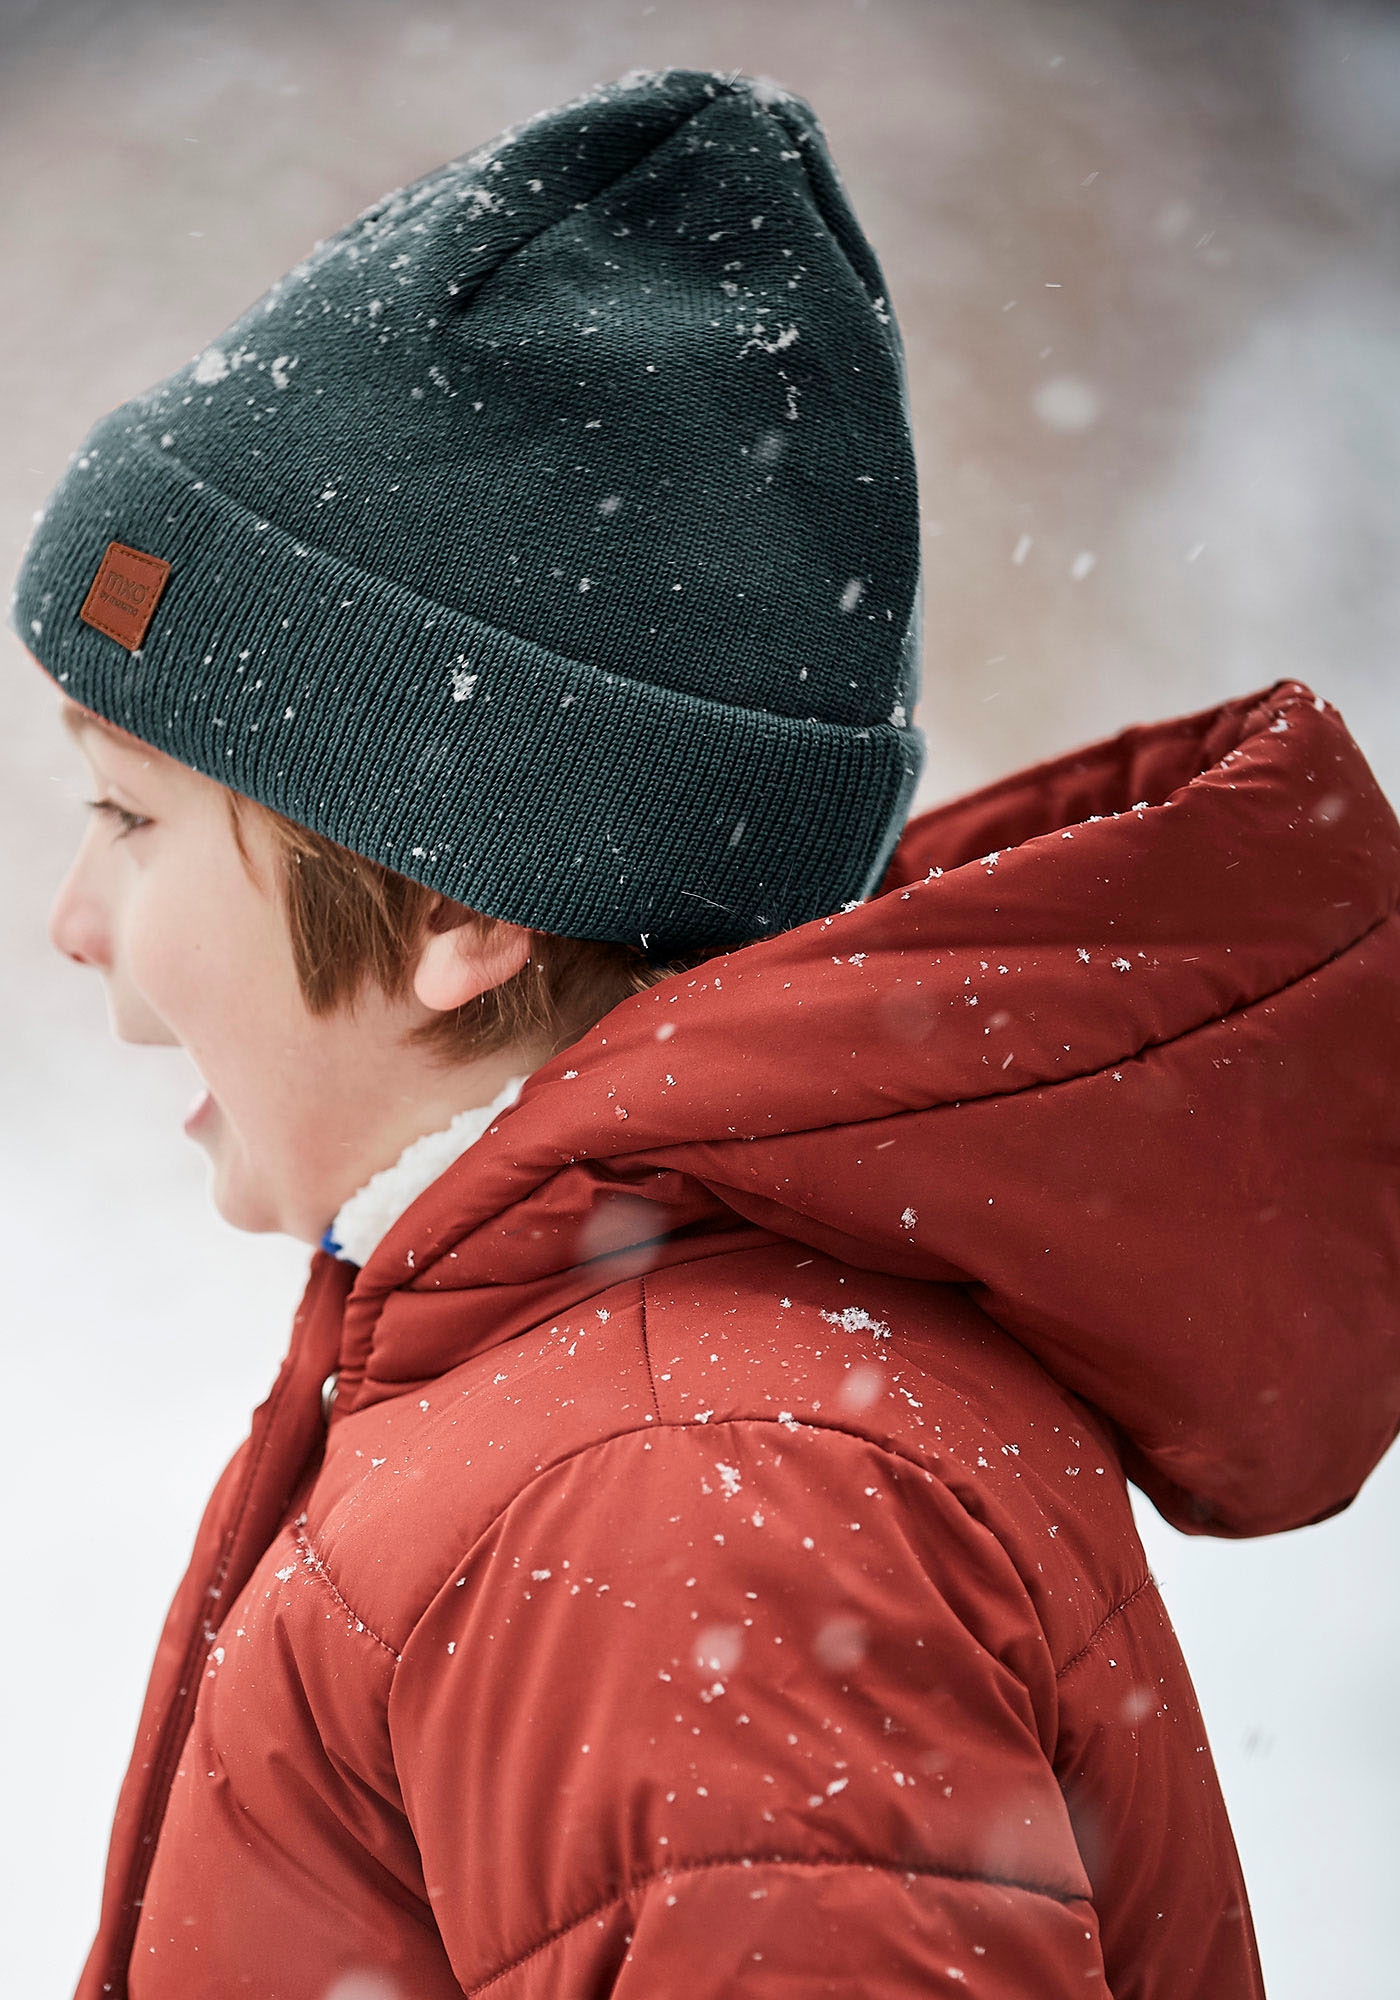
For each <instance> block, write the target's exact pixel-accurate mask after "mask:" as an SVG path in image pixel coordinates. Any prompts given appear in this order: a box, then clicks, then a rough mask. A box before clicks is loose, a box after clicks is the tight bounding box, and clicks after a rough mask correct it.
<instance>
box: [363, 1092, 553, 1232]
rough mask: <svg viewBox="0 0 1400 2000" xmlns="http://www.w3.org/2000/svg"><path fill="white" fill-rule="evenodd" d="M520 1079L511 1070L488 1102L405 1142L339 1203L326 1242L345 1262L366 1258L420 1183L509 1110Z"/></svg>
mask: <svg viewBox="0 0 1400 2000" xmlns="http://www.w3.org/2000/svg"><path fill="white" fill-rule="evenodd" d="M524 1085H525V1079H524V1077H523V1076H513V1077H512V1078H511V1079H510V1081H509V1082H508V1083H507V1084H506V1085H505V1086H504V1088H503V1089H502V1090H501V1091H500V1093H499V1095H498V1096H496V1097H493V1098H492V1100H491V1102H490V1103H489V1104H478V1105H473V1106H472V1108H471V1109H470V1110H469V1111H459V1112H458V1113H457V1116H456V1117H455V1118H454V1119H453V1120H452V1122H451V1124H450V1125H445V1126H444V1127H443V1128H442V1130H441V1131H440V1132H429V1133H427V1134H425V1136H424V1137H423V1138H421V1139H415V1140H414V1141H413V1143H412V1144H411V1145H409V1146H405V1148H404V1150H403V1151H402V1152H401V1153H400V1154H399V1157H398V1159H397V1160H395V1162H394V1164H393V1166H392V1167H385V1168H384V1169H383V1170H382V1171H381V1172H379V1173H377V1174H375V1175H373V1176H372V1178H371V1179H369V1180H367V1181H366V1182H365V1184H364V1186H363V1187H362V1188H360V1189H359V1190H358V1191H357V1192H356V1193H355V1194H352V1195H351V1196H350V1199H349V1200H348V1201H347V1202H345V1203H344V1204H343V1206H342V1207H341V1209H340V1211H339V1213H338V1214H337V1216H336V1218H335V1221H334V1222H333V1223H332V1224H331V1226H330V1228H329V1229H328V1230H327V1232H326V1237H325V1243H326V1248H327V1249H328V1250H331V1251H332V1252H333V1253H334V1255H335V1256H337V1257H341V1258H344V1259H345V1260H346V1262H347V1263H351V1264H363V1263H365V1262H366V1261H367V1260H368V1258H369V1256H370V1253H371V1252H372V1251H373V1250H375V1249H376V1248H377V1247H378V1245H379V1244H380V1243H382V1242H383V1240H384V1238H385V1237H386V1236H387V1235H388V1233H389V1231H390V1230H391V1229H392V1228H393V1226H394V1224H395V1223H396V1222H397V1221H398V1219H399V1217H400V1216H401V1215H403V1214H405V1213H406V1212H407V1210H408V1209H409V1208H410V1207H411V1206H412V1204H413V1203H414V1202H415V1201H417V1199H418V1197H419V1195H420V1194H422V1193H423V1191H424V1189H425V1188H430V1187H431V1186H432V1184H433V1182H434V1181H435V1180H436V1179H437V1178H438V1176H439V1174H445V1173H446V1172H447V1169H448V1168H449V1167H450V1166H451V1165H452V1162H453V1161H454V1160H457V1159H460V1158H461V1156H462V1154H463V1153H465V1152H466V1150H467V1148H468V1147H469V1146H474V1145H475V1144H476V1142H477V1140H478V1139H479V1138H480V1137H481V1135H482V1133H483V1132H484V1131H485V1130H486V1129H487V1127H488V1126H489V1125H492V1124H494V1122H495V1121H496V1119H497V1118H499V1117H500V1115H501V1113H502V1112H503V1111H509V1109H510V1107H511V1105H512V1104H514V1102H515V1100H516V1098H517V1097H519V1095H520V1093H521V1090H522V1089H523V1088H524Z"/></svg>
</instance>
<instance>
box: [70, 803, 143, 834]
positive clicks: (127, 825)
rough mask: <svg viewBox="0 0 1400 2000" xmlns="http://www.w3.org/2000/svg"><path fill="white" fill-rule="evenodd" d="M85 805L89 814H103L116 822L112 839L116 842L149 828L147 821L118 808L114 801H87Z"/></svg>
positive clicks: (122, 808) (123, 807)
mask: <svg viewBox="0 0 1400 2000" xmlns="http://www.w3.org/2000/svg"><path fill="white" fill-rule="evenodd" d="M86 804H87V807H88V810H89V812H95V813H105V814H106V815H107V817H108V818H109V819H112V820H115V821H116V825H117V830H116V833H115V835H114V836H113V837H114V838H115V839H117V840H125V839H126V836H127V835H128V834H129V833H138V832H139V831H140V829H141V828H142V827H143V826H149V825H150V823H151V822H150V821H149V820H148V819H143V818H142V817H141V815H140V813H134V812H128V811H127V809H126V807H125V806H119V805H118V804H117V802H116V800H115V799H88V800H87V801H86Z"/></svg>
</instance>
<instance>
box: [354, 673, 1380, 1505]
mask: <svg viewBox="0 0 1400 2000" xmlns="http://www.w3.org/2000/svg"><path fill="white" fill-rule="evenodd" d="M1398 896H1400V826H1398V825H1397V822H1396V819H1395V816H1394V814H1393V813H1392V811H1391V809H1390V807H1389V806H1388V805H1387V803H1386V801H1385V799H1384V797H1383V795H1382V793H1381V792H1380V789H1379V787H1378V785H1377V783H1376V780H1375V778H1374V776H1373V775H1372V773H1371V771H1370V769H1369V768H1368V766H1367V764H1366V762H1365V760H1364V758H1363V757H1362V755H1361V753H1360V751H1359V750H1358V748H1357V746H1356V745H1355V743H1354V742H1353V741H1352V739H1351V737H1350V736H1349V734H1348V733H1347V730H1346V728H1345V726H1344V724H1343V723H1342V721H1341V718H1340V716H1339V715H1338V714H1337V711H1336V710H1335V709H1334V708H1332V707H1331V706H1330V705H1329V704H1328V703H1327V702H1325V701H1323V700H1321V699H1320V698H1318V697H1316V696H1314V695H1313V694H1312V693H1311V692H1310V691H1309V690H1308V689H1307V688H1305V687H1303V686H1301V685H1300V684H1299V683H1297V682H1286V683H1280V684H1279V685H1278V686H1276V687H1275V688H1273V689H1270V690H1267V691H1265V692H1263V693H1261V694H1258V695H1251V696H1247V697H1245V698H1242V699H1240V700H1238V701H1234V702H1230V703H1227V704H1225V705H1224V706H1222V707H1218V708H1214V709H1211V710H1208V711H1205V712H1203V713H1201V714H1198V715H1193V716H1189V717H1186V718H1184V719H1180V720H1176V721H1171V722H1165V723H1158V724H1151V725H1147V726H1144V727H1140V728H1134V729H1130V730H1127V731H1125V732H1124V733H1122V734H1121V735H1119V736H1117V737H1114V738H1112V739H1111V740H1108V741H1105V742H1103V743H1100V744H1097V745H1095V746H1092V747H1090V748H1088V749H1085V750H1081V751H1077V752H1075V753H1073V754H1071V755H1069V756H1065V757H1061V758H1058V759H1056V760H1054V761H1051V762H1047V763H1043V764H1040V765H1038V766H1036V767H1034V768H1032V769H1029V770H1026V771H1024V772H1021V773H1018V774H1017V775H1016V776H1014V777H1011V778H1008V779H1006V780H1003V781H1002V782H1000V783H998V784H995V785H992V786H989V787H988V788H986V789H985V790H982V791H979V792H976V793H973V794H971V795H970V796H968V797H966V798H963V799H960V800H957V801H956V802H954V803H953V804H950V805H946V806H942V807H939V808H937V809H935V810H934V811H932V812H929V813H925V814H924V815H923V816H922V817H920V818H919V819H916V820H915V821H913V822H911V824H910V825H909V827H908V828H907V830H906V833H905V835H904V838H903V840H902V842H901V844H900V847H899V849H898V851H897V853H896V855H895V859H894V862H893V865H892V868H891V871H890V873H889V875H888V877H887V879H886V882H885V885H884V887H883V889H882V892H881V893H880V894H879V895H878V896H877V897H876V898H874V899H873V900H871V901H870V902H867V903H863V904H860V905H857V906H853V907H850V908H847V909H846V910H844V911H842V912H841V913H839V914H837V915H834V916H830V917H827V918H824V919H821V920H818V921H816V922H813V923H809V924H807V925H804V926H803V927H802V928H800V929H798V930H795V931H791V932H788V933H786V934H784V935H782V936H780V937H776V938H773V939H770V940H767V941H765V942H763V943H761V944H757V945H752V946H749V947H747V948H745V949H743V950H740V951H736V952H734V953H731V954H730V955H728V956H727V957H723V958H717V959H713V960H711V961H709V962H708V963H707V964H705V965H704V966H702V967H701V968H700V969H699V970H698V971H697V972H695V973H693V974H683V975H677V976H674V977H672V978H670V979H668V980H667V981H665V982H664V983H663V984H661V985H659V986H656V987H653V988H651V989H650V990H649V991H647V992H646V993H643V994H640V995H638V996H636V997H635V998H633V999H631V1000H628V1001H626V1002H625V1003H623V1005H621V1006H620V1007H618V1008H616V1009H614V1011H613V1012H612V1013H611V1014H609V1015H608V1016H607V1017H606V1019H605V1020H604V1021H602V1022H601V1023H600V1024H599V1026H598V1028H597V1029H595V1030H594V1031H593V1032H592V1033H591V1034H590V1035H589V1036H588V1037H587V1038H586V1039H585V1040H584V1041H582V1042H581V1043H578V1044H575V1045H574V1046H573V1047H572V1048H570V1049H568V1050H566V1051H565V1052H564V1053H563V1054H562V1055H560V1056H559V1057H556V1058H555V1059H554V1060H553V1061H552V1062H550V1063H549V1064H547V1065H546V1066H545V1068H544V1069H542V1070H540V1071H538V1072H537V1073H536V1075H535V1076H534V1077H533V1078H532V1079H531V1081H530V1082H529V1084H528V1085H527V1087H526V1089H525V1091H524V1093H523V1095H522V1097H521V1099H520V1101H519V1103H518V1104H517V1105H516V1106H515V1107H514V1109H513V1110H511V1111H510V1112H509V1113H508V1114H507V1115H506V1116H504V1117H503V1118H502V1119H501V1120H500V1121H499V1122H498V1124H497V1125H496V1126H494V1127H493V1128H492V1129H491V1131H490V1132H489V1133H488V1134H487V1135H486V1136H485V1137H483V1138H482V1139H481V1140H480V1141H478V1143H477V1144H476V1145H475V1146H474V1147H473V1148H472V1150H471V1151H470V1152H469V1153H468V1154H466V1155H465V1156H464V1157H463V1158H462V1159H461V1160H459V1161H458V1162H457V1163H456V1164H455V1165H454V1166H453V1167H452V1168H450V1169H449V1170H448V1172H447V1173H445V1174H444V1175H443V1176H442V1178H441V1179H440V1180H439V1181H438V1182H436V1183H435V1184H434V1186H433V1187H431V1188H430V1189H429V1190H428V1191H427V1193H426V1194H424V1195H423V1196H422V1197H420V1199H419V1200H418V1201H417V1202H416V1203H415V1204H414V1205H413V1207H412V1208H410V1209H409V1210H408V1212H407V1214H406V1215H404V1216H403V1217H402V1218H401V1220H400V1221H399V1222H398V1223H397V1224H396V1225H395V1227H394V1228H393V1229H392V1230H391V1231H390V1232H389V1234H388V1236H387V1237H386V1238H385V1239H384V1241H383V1243H382V1244H381V1245H380V1246H379V1248H378V1249H377V1250H376V1251H375V1253H374V1255H373V1256H372V1257H371V1258H370V1260H369V1262H368V1263H367V1264H366V1266H365V1268H364V1270H363V1271H362V1272H361V1274H360V1276H359V1278H358V1280H357V1281H356V1283H355V1286H354V1290H353V1292H352V1294H351V1297H350V1300H349V1304H348V1308H347V1318H346V1331H345V1343H346V1344H345V1349H344V1353H343V1361H344V1367H345V1372H344V1375H343V1378H342V1387H343V1391H344V1392H348V1398H349V1400H351V1402H352V1405H353V1403H354V1402H359V1403H363V1402H365V1401H367V1400H372V1399H373V1398H374V1397H375V1396H377V1395H381V1394H388V1393H392V1392H394V1391H395V1390H397V1389H398V1388H400V1387H401V1386H402V1385H404V1384H406V1383H409V1382H412V1381H417V1380H426V1379H427V1378H429V1377H431V1376H433V1375H435V1374H438V1373H440V1372H442V1370H443V1369H444V1368H445V1367H447V1366H451V1365H454V1364H455V1362H456V1361H457V1360H460V1359H464V1358H465V1357H466V1355H467V1354H468V1353H470V1352H474V1351H479V1350H480V1349H481V1348H483V1347H487V1346H490V1345H491V1344H493V1343H495V1342H498V1341H500V1340H503V1339H506V1338H509V1337H510V1336H511V1334H512V1333H514V1332H517V1331H520V1330H521V1329H523V1328H524V1327H526V1326H530V1325H534V1324H536V1323H538V1322H539V1321H540V1320H541V1319H547V1318H548V1317H549V1316H550V1314H552V1313H556V1312H560V1311H563V1310H566V1309H567V1307H568V1305H569V1304H570V1303H572V1302H574V1301H577V1300H578V1299H580V1298H583V1297H586V1296H588V1295H590V1294H591V1293H593V1292H596V1291H598V1290H601V1289H602V1288H603V1286H604V1285H606V1284H608V1283H611V1282H613V1281H614V1280H615V1279H616V1278H618V1277H620V1276H622V1275H624V1274H625V1273H626V1272H628V1271H635V1270H644V1269H649V1268H655V1267H656V1266H657V1265H660V1264H670V1263H675V1262H677V1261H681V1260H683V1259H685V1258H690V1257H695V1256H697V1255H702V1254H705V1252H706V1251H707V1250H709V1249H718V1248H721V1247H723V1246H724V1245H725V1244H726V1243H727V1242H729V1241H731V1240H733V1239H734V1235H735V1232H736V1231H740V1232H742V1234H743V1236H744V1237H745V1238H748V1239H751V1238H752V1233H753V1229H754V1227H755V1226H756V1227H757V1228H758V1229H759V1230H760V1231H762V1232H765V1233H767V1234H768V1235H770V1236H772V1237H781V1238H788V1239H791V1240H793V1241H795V1242H798V1243H801V1244H805V1245H808V1246H811V1247H812V1248H814V1249H817V1250H820V1251H823V1252H826V1253H829V1254H831V1255H833V1256H835V1257H838V1258H840V1259H842V1260H843V1261H844V1262H846V1263H848V1264H850V1265H854V1266H856V1267H858V1268H862V1269H866V1270H870V1271H875V1272H886V1273H891V1274H894V1275H898V1276H901V1277H906V1278H907V1277H913V1278H922V1279H927V1280H930V1281H934V1282H939V1283H955V1284H960V1285H963V1286H966V1287H967V1288H968V1291H969V1293H970V1295H971V1296H972V1297H973V1298H974V1299H975V1301H976V1302H977V1303H978V1304H979V1305H980V1306H981V1307H982V1308H983V1309H984V1310H985V1311H986V1312H987V1313H988V1314H989V1315H990V1316H991V1318H992V1319H993V1320H995V1321H996V1322H997V1323H998V1324H999V1325H1000V1326H1002V1327H1003V1328H1004V1329H1006V1331H1007V1332H1009V1333H1010V1334H1011V1335H1012V1336H1014V1338H1015V1339H1016V1340H1018V1341H1019V1342H1021V1343H1022V1344H1023V1345H1024V1346H1025V1347H1026V1348H1028V1349H1029V1350H1030V1352H1031V1353H1033V1354H1034V1355H1035V1356H1036V1357H1037V1359H1038V1360H1039V1361H1040V1362H1041V1364H1042V1365H1043V1366H1044V1367H1045V1368H1047V1369H1048V1370H1049V1371H1050V1372H1051V1373H1052V1374H1053V1375H1054V1376H1055V1377H1057V1378H1058V1380H1059V1381H1060V1382H1061V1383H1062V1384H1063V1385H1064V1386H1065V1387H1066V1388H1067V1389H1068V1390H1070V1391H1071V1392H1072V1393H1073V1394H1075V1395H1077V1396H1079V1397H1082V1398H1084V1399H1085V1400H1086V1401H1087V1402H1089V1403H1091V1404H1092V1405H1094V1406H1095V1407H1096V1408H1097V1409H1098V1410H1099V1411H1101V1412H1102V1413H1103V1414H1104V1416H1106V1417H1107V1418H1108V1419H1109V1421H1110V1422H1111V1423H1112V1425H1113V1426H1114V1427H1115V1429H1116V1431H1117V1433H1118V1437H1119V1441H1120V1445H1121V1448H1122V1450H1123V1453H1124V1460H1125V1465H1126V1468H1127V1470H1128V1472H1129V1473H1130V1475H1131V1476H1132V1477H1133V1479H1134V1480H1135V1481H1136V1482H1137V1483H1138V1484H1139V1485H1140V1486H1142V1487H1143V1488H1144V1489H1145V1490H1146V1491H1147V1492H1148V1493H1149V1494H1150V1495H1151V1497H1152V1499H1153V1500H1154V1501H1155V1502H1156V1504H1157V1506H1158V1507H1159V1508H1160V1509H1161V1511H1162V1512H1163V1513H1164V1514H1165V1515H1166V1516H1167V1518H1168V1519H1169V1520H1171V1521H1172V1522H1174V1523H1175V1524H1176V1525H1177V1526H1178V1527H1182V1528H1186V1529H1191V1530H1196V1531H1205V1532H1210V1533H1216V1534H1233V1535H1246V1534H1260V1533H1265V1532H1269V1531H1271V1530H1275V1529H1280V1528H1287V1527H1292V1526H1297V1525H1301V1524H1302V1523H1304V1522H1308V1521H1312V1520H1317V1519H1320V1518H1322V1517H1324V1516H1325V1515H1327V1514H1329V1513H1332V1512H1335V1511H1336V1510H1337V1509H1338V1508H1340V1507H1342V1506H1345V1505H1346V1503H1347V1502H1348V1501H1349V1500H1350V1499H1351V1498H1352V1497H1353V1495H1354V1494H1355V1492H1356V1491H1357V1489H1358V1488H1359V1486H1360V1484H1361V1482H1362V1480H1363V1479H1364V1478H1365V1477H1366V1475H1367V1473H1368V1472H1369V1471H1370V1469H1371V1468H1372V1466H1373V1465H1374V1464H1375V1462H1376V1461H1377V1459H1378V1458H1379V1457H1380V1455H1381V1453H1382V1452H1383V1451H1384V1449H1385V1447H1386V1445H1387V1444H1388V1443H1389V1441H1390V1439H1391V1438H1392V1437H1393V1435H1394V1433H1395V1430H1396V1427H1397V1421H1398V1420H1400V1175H1397V1171H1396V1169H1397V1155H1400V1034H1397V997H1398V996H1400V925H1397V923H1396V904H1397V898H1398Z"/></svg>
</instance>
